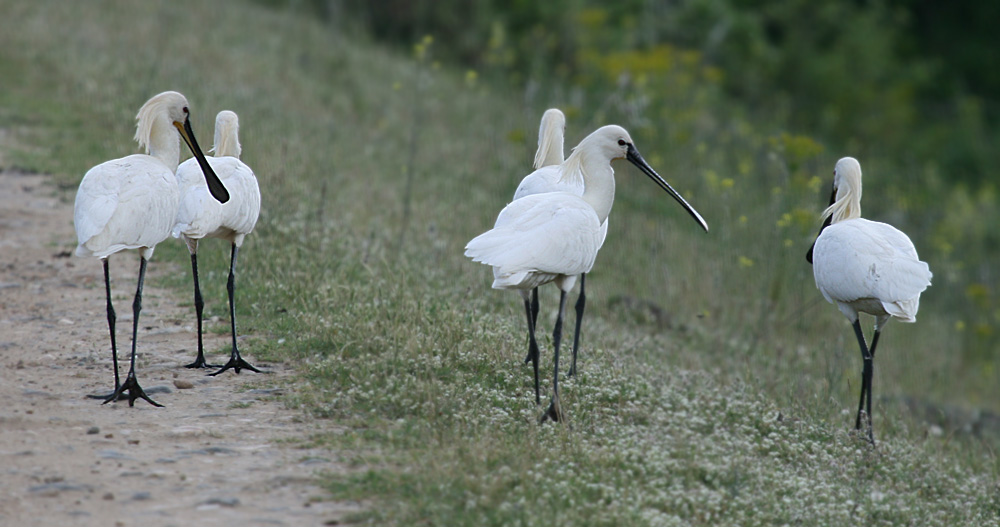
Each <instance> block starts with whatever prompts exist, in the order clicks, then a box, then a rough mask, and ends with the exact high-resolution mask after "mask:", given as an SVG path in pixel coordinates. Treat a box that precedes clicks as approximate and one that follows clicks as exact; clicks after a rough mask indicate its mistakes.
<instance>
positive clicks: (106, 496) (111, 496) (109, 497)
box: [101, 492, 115, 501]
mask: <svg viewBox="0 0 1000 527" xmlns="http://www.w3.org/2000/svg"><path fill="white" fill-rule="evenodd" d="M101 499H103V500H108V501H111V500H113V499H115V495H114V494H112V493H110V492H105V493H104V496H101Z"/></svg>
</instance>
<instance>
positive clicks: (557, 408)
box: [539, 291, 566, 423]
mask: <svg viewBox="0 0 1000 527" xmlns="http://www.w3.org/2000/svg"><path fill="white" fill-rule="evenodd" d="M565 315H566V291H560V294H559V316H558V317H557V318H556V327H555V329H553V330H552V341H553V343H554V344H555V354H554V355H553V368H552V403H550V404H549V409H548V410H546V411H545V413H544V414H542V417H541V418H540V419H539V422H541V423H544V422H545V421H547V420H549V419H552V420H553V421H556V422H558V421H562V420H563V419H564V418H565V417H564V416H563V412H562V406H561V405H560V404H559V341H560V340H561V338H562V324H563V317H564V316H565Z"/></svg>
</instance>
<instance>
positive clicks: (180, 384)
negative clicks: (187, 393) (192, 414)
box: [174, 379, 194, 390]
mask: <svg viewBox="0 0 1000 527" xmlns="http://www.w3.org/2000/svg"><path fill="white" fill-rule="evenodd" d="M174 386H176V387H177V389H178V390H190V389H191V388H194V383H192V382H191V381H185V380H183V379H174Z"/></svg>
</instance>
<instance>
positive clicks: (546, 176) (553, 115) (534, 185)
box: [514, 108, 608, 377]
mask: <svg viewBox="0 0 1000 527" xmlns="http://www.w3.org/2000/svg"><path fill="white" fill-rule="evenodd" d="M565 129H566V116H565V115H563V113H562V112H561V111H560V110H558V109H557V108H550V109H548V110H546V111H545V113H544V114H542V121H541V124H540V125H539V126H538V150H537V151H535V165H534V167H535V169H536V170H535V171H534V172H532V173H531V174H528V175H527V176H525V178H524V179H522V180H521V184H520V185H518V186H517V190H516V191H515V192H514V199H515V200H516V199H520V198H523V197H524V196H530V195H532V194H542V193H545V192H569V193H570V194H576V195H577V196H581V195H583V181H581V180H578V179H572V180H569V179H567V180H564V179H561V178H560V177H559V175H560V173H559V165H560V164H562V162H563V136H564V132H565ZM607 234H608V221H607V220H604V223H602V224H601V245H603V244H604V238H605V237H606V236H607ZM588 271H589V269H588ZM586 279H587V273H581V274H580V295H579V296H577V299H576V306H575V308H576V328H575V331H574V333H573V362H572V364H570V367H569V372H568V373H567V374H566V375H567V376H569V377H572V376H573V375H576V357H577V351H578V349H579V347H580V327H581V324H582V322H583V311H584V308H585V307H586V305H587V292H586V283H587V282H586ZM521 296H522V297H523V298H524V302H525V305H524V308H525V311H526V312H528V313H529V315H528V316H529V317H531V318H530V320H529V322H528V324H530V325H532V326H534V325H536V324H537V322H538V288H537V287H536V288H534V289H532V290H531V298H530V304H529V298H528V292H527V291H525V290H522V291H521ZM529 305H530V311H528V310H529ZM531 361H532V357H531V351H530V350H529V352H528V355H527V356H526V357H525V358H524V363H525V364H527V363H529V362H531Z"/></svg>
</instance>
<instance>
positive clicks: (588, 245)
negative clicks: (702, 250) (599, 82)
mask: <svg viewBox="0 0 1000 527" xmlns="http://www.w3.org/2000/svg"><path fill="white" fill-rule="evenodd" d="M623 157H624V158H626V159H628V160H629V161H630V162H632V163H633V164H634V165H636V166H637V167H639V169H640V170H642V171H643V173H645V174H646V175H647V176H649V178H650V179H652V180H653V181H654V182H655V183H656V184H657V185H659V186H660V188H662V189H663V190H665V191H667V192H668V193H669V194H670V195H671V196H673V197H674V199H676V200H677V201H678V202H679V203H680V204H681V205H683V206H684V208H685V209H687V211H688V213H689V214H691V216H692V217H693V218H694V219H695V220H696V221H697V222H698V224H699V225H701V226H702V228H704V229H705V230H706V231H707V230H708V225H707V224H706V223H705V220H703V219H702V217H701V215H700V214H698V212H697V211H695V210H694V208H692V207H691V206H690V205H688V203H687V202H686V201H684V198H682V197H681V195H680V194H678V193H677V191H675V190H674V189H673V188H672V187H671V186H670V185H669V184H668V183H667V182H666V181H664V180H663V178H662V177H660V176H659V174H657V173H656V171H654V170H653V169H652V168H651V167H650V166H649V164H648V163H646V161H645V160H644V159H643V158H642V156H641V155H639V151H638V150H636V149H635V146H633V144H632V138H631V137H629V134H628V132H627V131H625V129H624V128H622V127H620V126H614V125H610V126H604V127H601V128H598V129H597V130H596V131H595V132H593V133H592V134H590V135H589V136H587V137H586V138H584V139H583V141H581V142H580V144H579V145H578V146H577V147H576V148H575V149H574V150H573V153H572V154H570V156H569V158H568V159H566V161H564V162H563V163H562V164H561V165H559V167H558V170H559V176H560V179H561V180H565V181H576V182H577V183H576V184H578V185H580V186H582V187H583V188H584V191H583V193H582V195H576V194H574V193H571V192H548V193H543V194H532V195H530V196H525V197H523V198H521V199H518V200H515V201H513V202H511V203H510V204H508V205H507V206H506V207H504V209H503V210H502V211H500V215H499V216H498V217H497V221H496V224H495V225H494V226H493V229H492V230H489V231H487V232H485V233H483V234H481V235H479V236H477V237H475V238H474V239H473V240H472V241H470V242H469V243H468V244H467V245H466V247H465V255H466V256H468V257H470V258H472V259H473V261H476V262H482V263H484V264H487V265H491V266H493V267H494V281H493V288H494V289H518V290H522V291H526V290H529V289H532V288H535V287H538V286H540V285H542V284H546V283H548V282H555V284H556V286H558V287H559V289H560V296H559V315H558V317H557V318H556V325H555V328H554V330H553V332H552V340H553V344H554V348H555V354H554V358H553V362H554V368H553V382H552V384H553V386H552V402H551V404H550V405H549V409H548V410H547V411H546V412H545V413H544V414H543V415H542V418H541V420H542V421H544V420H546V419H549V418H551V419H552V420H554V421H560V420H562V419H563V414H562V409H561V407H560V405H559V343H560V338H561V335H562V321H563V317H564V316H565V313H566V293H567V292H569V291H570V290H571V289H572V288H573V285H574V284H575V283H576V277H577V276H578V275H580V274H582V273H585V272H587V271H588V270H590V268H591V267H592V266H593V265H594V258H595V257H596V256H597V251H598V249H600V247H601V242H602V240H603V237H602V235H601V225H602V224H603V223H604V222H605V221H606V220H607V218H608V214H609V213H610V212H611V205H612V203H613V202H614V198H615V178H614V170H613V169H612V168H611V161H612V160H614V159H621V158H623ZM543 170H544V169H543ZM529 318H530V316H529ZM528 330H529V349H530V353H531V354H532V359H533V363H534V370H535V402H536V403H540V396H539V383H538V343H537V341H536V340H535V328H534V325H533V324H529V326H528Z"/></svg>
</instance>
